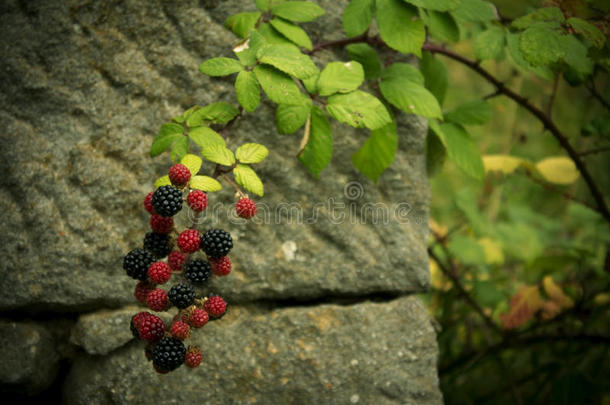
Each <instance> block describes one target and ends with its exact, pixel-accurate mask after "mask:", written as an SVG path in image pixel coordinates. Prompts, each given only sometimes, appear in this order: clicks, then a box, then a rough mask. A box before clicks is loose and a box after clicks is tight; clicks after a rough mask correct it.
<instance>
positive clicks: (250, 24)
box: [225, 11, 261, 38]
mask: <svg viewBox="0 0 610 405" xmlns="http://www.w3.org/2000/svg"><path fill="white" fill-rule="evenodd" d="M260 16H261V13H260V12H258V11H254V12H248V13H239V14H235V15H232V16H230V17H229V18H227V19H226V20H225V27H227V28H228V29H230V30H231V31H233V33H234V34H235V35H237V36H238V37H240V38H247V37H248V34H249V33H250V31H251V30H253V29H254V27H255V26H256V22H257V21H258V19H259V18H260Z"/></svg>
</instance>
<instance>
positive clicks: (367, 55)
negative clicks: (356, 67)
mask: <svg viewBox="0 0 610 405" xmlns="http://www.w3.org/2000/svg"><path fill="white" fill-rule="evenodd" d="M346 49H347V52H348V53H349V57H350V59H351V60H355V61H356V62H358V63H360V64H361V65H362V67H363V69H364V76H365V77H366V78H367V79H369V80H374V79H377V78H378V77H379V75H380V74H381V61H380V60H379V55H377V52H376V51H375V49H373V48H372V47H371V46H370V45H368V44H350V45H348V46H347V47H346Z"/></svg>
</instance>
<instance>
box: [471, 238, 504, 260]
mask: <svg viewBox="0 0 610 405" xmlns="http://www.w3.org/2000/svg"><path fill="white" fill-rule="evenodd" d="M477 242H478V243H479V245H481V247H482V248H483V251H484V252H485V262H487V263H488V264H502V263H504V253H503V252H502V247H501V246H500V245H499V244H498V243H497V242H495V241H493V240H491V239H489V238H481V239H479V240H478V241H477Z"/></svg>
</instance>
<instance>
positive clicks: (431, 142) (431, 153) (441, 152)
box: [426, 129, 447, 177]
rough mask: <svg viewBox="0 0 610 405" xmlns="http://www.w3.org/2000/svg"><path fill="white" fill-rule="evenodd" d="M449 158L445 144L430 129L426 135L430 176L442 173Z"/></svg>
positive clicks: (427, 170) (427, 163) (427, 168)
mask: <svg viewBox="0 0 610 405" xmlns="http://www.w3.org/2000/svg"><path fill="white" fill-rule="evenodd" d="M446 159H447V149H445V145H443V142H441V140H440V139H439V137H438V136H437V135H436V133H435V132H434V131H432V130H430V129H429V130H428V135H427V136H426V172H427V173H428V177H432V176H435V175H437V174H438V173H440V171H441V170H442V169H443V165H444V164H445V160H446Z"/></svg>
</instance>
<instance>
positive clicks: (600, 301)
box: [593, 293, 610, 305]
mask: <svg viewBox="0 0 610 405" xmlns="http://www.w3.org/2000/svg"><path fill="white" fill-rule="evenodd" d="M593 302H594V303H595V304H597V305H606V304H607V303H609V302H610V294H606V293H601V294H597V295H596V296H595V297H593Z"/></svg>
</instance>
